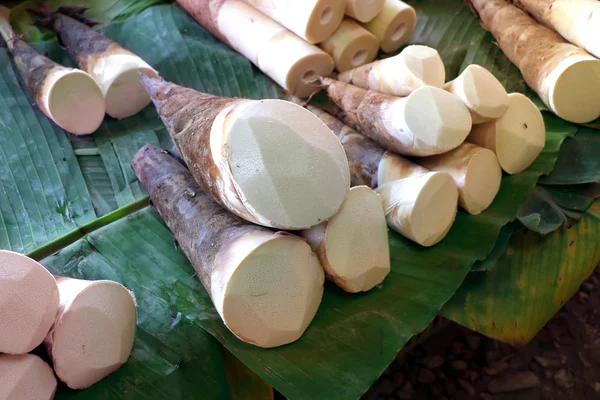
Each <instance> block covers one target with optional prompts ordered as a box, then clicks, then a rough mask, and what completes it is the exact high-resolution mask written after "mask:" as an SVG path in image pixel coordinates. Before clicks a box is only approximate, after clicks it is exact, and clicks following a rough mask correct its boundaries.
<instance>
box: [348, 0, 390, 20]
mask: <svg viewBox="0 0 600 400" xmlns="http://www.w3.org/2000/svg"><path fill="white" fill-rule="evenodd" d="M384 4H385V0H346V15H347V16H349V17H352V18H354V19H355V20H357V21H360V22H369V21H371V20H372V19H373V18H375V17H376V16H377V15H378V14H379V13H380V12H381V11H382V10H383V5H384Z"/></svg>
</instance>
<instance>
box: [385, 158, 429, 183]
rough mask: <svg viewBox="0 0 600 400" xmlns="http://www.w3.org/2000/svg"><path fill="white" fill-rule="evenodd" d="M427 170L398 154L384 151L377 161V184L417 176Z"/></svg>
mask: <svg viewBox="0 0 600 400" xmlns="http://www.w3.org/2000/svg"><path fill="white" fill-rule="evenodd" d="M428 172H429V170H427V169H425V168H423V167H421V166H420V165H417V164H415V163H413V162H410V161H408V160H406V159H404V158H402V157H400V156H399V155H397V154H395V153H392V152H391V151H386V152H385V153H384V154H383V157H381V160H380V161H379V167H378V168H377V184H378V186H381V185H385V184H386V183H389V182H393V181H397V180H398V179H404V178H408V177H411V176H419V175H424V174H426V173H428Z"/></svg>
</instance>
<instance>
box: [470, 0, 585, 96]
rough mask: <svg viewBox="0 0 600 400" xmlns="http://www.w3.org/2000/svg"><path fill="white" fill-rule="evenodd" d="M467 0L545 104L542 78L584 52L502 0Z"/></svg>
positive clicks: (545, 94)
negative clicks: (568, 59)
mask: <svg viewBox="0 0 600 400" xmlns="http://www.w3.org/2000/svg"><path fill="white" fill-rule="evenodd" d="M468 1H469V2H470V4H471V5H472V8H473V9H474V10H475V11H476V13H477V14H478V15H479V18H480V19H481V22H482V25H483V26H484V28H485V29H487V30H488V31H490V32H491V33H492V35H494V37H495V38H496V41H497V42H498V45H499V46H500V48H501V49H502V51H503V52H504V54H505V55H506V56H507V57H508V58H509V59H510V60H511V61H512V62H513V64H515V65H516V66H517V67H518V68H519V69H520V70H521V73H522V74H523V77H524V78H525V81H526V82H527V84H528V85H529V86H530V87H531V88H532V89H534V90H535V91H536V92H537V93H538V94H539V95H540V97H541V98H542V100H544V102H545V103H546V104H548V101H549V99H548V93H544V88H543V83H544V79H545V78H546V77H547V76H548V75H549V74H550V73H551V72H552V71H553V70H554V69H555V68H556V67H557V66H558V64H559V63H560V62H561V61H563V60H565V59H566V58H568V57H569V56H571V55H576V54H579V55H582V54H583V55H587V54H588V53H587V52H586V51H585V50H583V49H580V48H579V47H577V46H573V45H572V44H570V43H568V42H567V41H566V40H564V39H563V38H562V37H561V36H560V35H559V34H558V33H556V32H554V31H553V30H551V29H548V28H546V27H545V26H543V25H541V24H539V23H537V22H536V21H535V20H534V19H533V18H531V17H530V16H529V15H528V14H527V13H525V12H524V11H523V10H521V9H520V8H518V7H515V6H514V5H512V4H509V3H508V2H506V1H505V0H468Z"/></svg>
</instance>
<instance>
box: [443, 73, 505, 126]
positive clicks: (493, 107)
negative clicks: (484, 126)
mask: <svg viewBox="0 0 600 400" xmlns="http://www.w3.org/2000/svg"><path fill="white" fill-rule="evenodd" d="M444 89H446V90H447V91H449V92H450V93H452V94H453V95H455V96H457V97H458V98H459V99H461V100H462V101H463V103H465V105H466V106H467V108H468V109H469V111H470V112H471V118H472V119H473V125H475V124H481V123H483V122H488V121H491V120H493V119H497V118H500V117H501V116H502V115H503V114H504V113H505V112H506V110H507V109H508V93H506V90H505V89H504V86H502V84H501V83H500V81H499V80H498V79H496V77H495V76H494V75H493V74H492V73H491V72H490V71H488V70H487V69H485V68H483V67H481V66H479V65H475V64H471V65H469V66H468V67H467V68H465V70H464V71H463V72H462V73H461V74H460V75H459V76H458V78H456V79H455V80H453V81H451V82H448V83H447V84H446V85H445V86H444Z"/></svg>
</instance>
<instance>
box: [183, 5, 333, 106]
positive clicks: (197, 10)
mask: <svg viewBox="0 0 600 400" xmlns="http://www.w3.org/2000/svg"><path fill="white" fill-rule="evenodd" d="M341 1H343V0H341ZM177 2H178V3H179V4H180V5H181V6H182V7H183V8H184V9H185V10H186V11H187V12H188V13H190V15H191V16H192V17H194V19H196V21H198V22H199V23H200V25H202V26H203V27H204V28H206V29H207V30H208V31H209V32H211V33H212V34H213V35H215V36H216V37H217V38H218V39H220V40H221V41H222V42H224V43H226V44H227V45H229V47H231V48H232V49H234V50H235V51H237V52H238V53H240V54H242V55H243V56H244V57H246V58H247V59H248V60H250V62H252V63H253V64H254V65H256V66H257V67H258V68H259V69H260V70H261V71H263V72H264V73H265V74H266V75H267V76H269V77H270V78H271V79H273V80H274V81H275V82H276V83H277V84H279V86H281V87H282V88H284V89H286V90H288V91H289V92H290V93H291V94H293V95H295V96H298V97H307V96H309V95H310V94H311V93H313V92H315V91H316V90H317V88H318V77H319V76H327V75H330V74H331V73H332V72H333V67H334V63H333V59H332V58H331V56H330V55H329V54H327V53H325V52H324V51H323V50H321V49H319V48H318V47H317V46H314V45H311V44H308V43H306V42H305V41H304V40H302V39H300V38H299V37H298V36H296V35H294V34H293V33H291V32H290V31H288V30H287V29H285V28H284V27H283V26H281V25H280V24H278V23H277V22H275V21H273V20H271V19H269V18H268V17H266V16H265V15H264V14H262V13H261V12H259V11H257V10H255V9H254V8H252V7H250V6H249V5H247V4H244V3H243V2H242V1H241V0H224V1H214V0H177ZM296 3H297V4H296ZM305 3H310V1H308V0H306V1H305V0H302V1H296V0H293V1H292V2H290V4H291V5H294V6H295V5H298V6H303V5H304V4H305ZM321 3H323V4H325V2H322V1H321V2H319V4H321ZM277 4H278V3H277ZM326 7H327V6H326ZM331 10H332V12H333V8H331ZM342 13H343V10H342ZM340 21H341V17H340ZM338 25H339V21H338V22H337V24H336V26H335V28H334V29H333V30H332V31H331V33H333V32H334V31H335V29H337V26H338Z"/></svg>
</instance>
